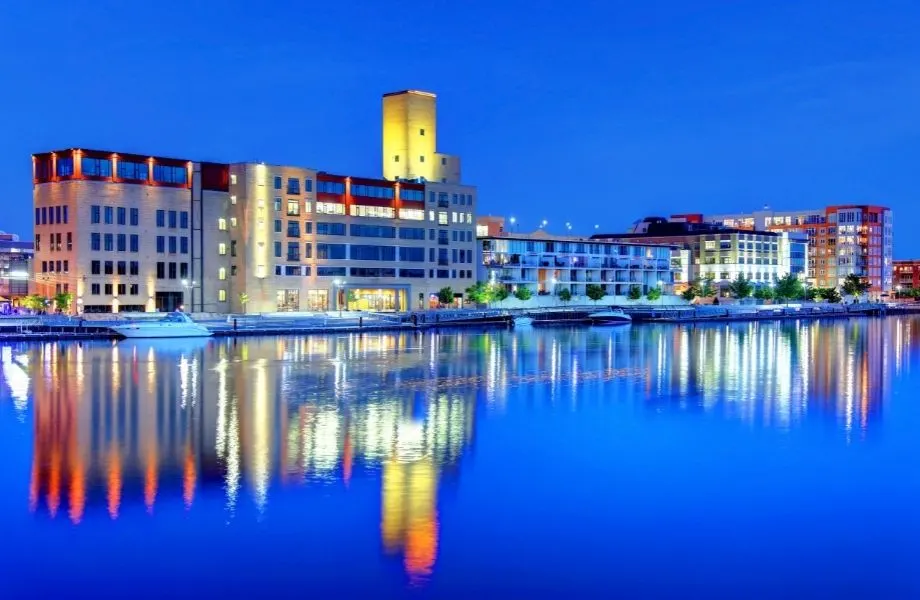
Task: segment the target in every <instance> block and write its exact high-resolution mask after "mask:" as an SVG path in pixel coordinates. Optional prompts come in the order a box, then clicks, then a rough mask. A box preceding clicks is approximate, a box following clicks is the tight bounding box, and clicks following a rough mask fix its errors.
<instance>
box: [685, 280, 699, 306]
mask: <svg viewBox="0 0 920 600" xmlns="http://www.w3.org/2000/svg"><path fill="white" fill-rule="evenodd" d="M699 295H700V289H699V288H698V287H696V285H694V284H692V283H691V284H690V285H688V286H687V289H685V290H684V291H682V292H681V293H680V297H681V298H683V299H684V300H686V301H687V302H692V301H693V299H694V298H696V297H697V296H699Z"/></svg>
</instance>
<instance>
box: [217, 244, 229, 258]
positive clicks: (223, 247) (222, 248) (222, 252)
mask: <svg viewBox="0 0 920 600" xmlns="http://www.w3.org/2000/svg"><path fill="white" fill-rule="evenodd" d="M217 253H218V254H220V255H221V256H223V255H225V254H226V253H227V244H225V243H223V242H221V243H219V244H217Z"/></svg>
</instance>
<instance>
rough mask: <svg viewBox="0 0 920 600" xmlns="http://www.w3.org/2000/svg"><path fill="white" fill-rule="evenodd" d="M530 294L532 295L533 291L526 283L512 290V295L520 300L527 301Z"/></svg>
mask: <svg viewBox="0 0 920 600" xmlns="http://www.w3.org/2000/svg"><path fill="white" fill-rule="evenodd" d="M531 296H533V292H531V291H530V288H529V287H527V286H526V285H519V286H518V288H517V289H516V290H514V297H515V298H517V299H518V300H520V301H521V302H527V301H528V300H530V297H531Z"/></svg>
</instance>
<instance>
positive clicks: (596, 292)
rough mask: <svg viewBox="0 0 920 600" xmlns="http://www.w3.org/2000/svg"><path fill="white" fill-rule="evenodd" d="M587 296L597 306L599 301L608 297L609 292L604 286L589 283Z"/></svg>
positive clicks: (586, 288) (586, 291) (586, 289)
mask: <svg viewBox="0 0 920 600" xmlns="http://www.w3.org/2000/svg"><path fill="white" fill-rule="evenodd" d="M585 295H587V296H588V298H590V299H591V300H593V301H594V303H595V304H597V301H598V300H600V299H601V298H603V297H604V296H606V295H607V292H605V291H604V288H603V287H602V286H599V285H597V284H596V283H589V284H588V285H587V286H586V287H585Z"/></svg>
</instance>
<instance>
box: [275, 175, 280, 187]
mask: <svg viewBox="0 0 920 600" xmlns="http://www.w3.org/2000/svg"><path fill="white" fill-rule="evenodd" d="M275 189H276V190H280V189H281V176H280V175H275Z"/></svg>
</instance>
